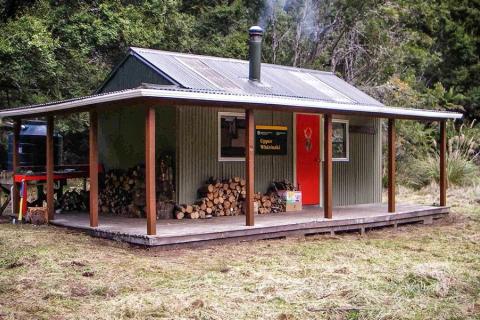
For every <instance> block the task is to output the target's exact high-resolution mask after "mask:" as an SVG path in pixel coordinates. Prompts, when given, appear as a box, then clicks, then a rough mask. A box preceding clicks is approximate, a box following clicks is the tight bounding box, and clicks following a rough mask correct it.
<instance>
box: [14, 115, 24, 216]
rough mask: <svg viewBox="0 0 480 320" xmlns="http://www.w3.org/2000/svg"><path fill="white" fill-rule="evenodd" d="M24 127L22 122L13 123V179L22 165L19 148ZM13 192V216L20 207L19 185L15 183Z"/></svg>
mask: <svg viewBox="0 0 480 320" xmlns="http://www.w3.org/2000/svg"><path fill="white" fill-rule="evenodd" d="M21 126H22V121H21V120H15V121H14V123H13V143H12V144H13V145H12V147H13V156H12V173H13V175H12V179H14V175H15V173H16V172H17V171H18V166H19V165H20V155H19V153H18V146H19V144H20V128H21ZM12 186H13V190H12V204H13V214H14V215H17V214H18V210H19V205H20V188H19V185H18V183H15V181H13V185H12Z"/></svg>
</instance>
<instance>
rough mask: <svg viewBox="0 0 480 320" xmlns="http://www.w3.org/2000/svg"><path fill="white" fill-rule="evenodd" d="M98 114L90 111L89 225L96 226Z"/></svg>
mask: <svg viewBox="0 0 480 320" xmlns="http://www.w3.org/2000/svg"><path fill="white" fill-rule="evenodd" d="M97 137H98V115H97V112H96V111H90V130H89V170H90V201H89V202H90V227H98V143H97Z"/></svg>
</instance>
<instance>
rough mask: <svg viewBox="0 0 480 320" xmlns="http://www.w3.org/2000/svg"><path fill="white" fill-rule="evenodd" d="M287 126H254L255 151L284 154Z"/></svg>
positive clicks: (263, 153)
mask: <svg viewBox="0 0 480 320" xmlns="http://www.w3.org/2000/svg"><path fill="white" fill-rule="evenodd" d="M287 138H288V128H287V127H283V126H255V152H256V154H258V155H286V154H287V142H288V139H287Z"/></svg>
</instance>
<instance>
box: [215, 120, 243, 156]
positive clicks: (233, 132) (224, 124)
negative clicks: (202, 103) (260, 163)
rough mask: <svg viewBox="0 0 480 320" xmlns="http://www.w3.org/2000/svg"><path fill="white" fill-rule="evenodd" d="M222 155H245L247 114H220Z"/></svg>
mask: <svg viewBox="0 0 480 320" xmlns="http://www.w3.org/2000/svg"><path fill="white" fill-rule="evenodd" d="M220 157H221V158H244V157H245V116H232V115H221V116H220Z"/></svg>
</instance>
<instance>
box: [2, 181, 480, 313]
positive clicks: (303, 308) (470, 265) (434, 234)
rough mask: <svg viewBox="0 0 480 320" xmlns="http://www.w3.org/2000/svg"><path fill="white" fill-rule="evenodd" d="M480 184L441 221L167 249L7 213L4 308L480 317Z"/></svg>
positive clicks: (458, 194)
mask: <svg viewBox="0 0 480 320" xmlns="http://www.w3.org/2000/svg"><path fill="white" fill-rule="evenodd" d="M431 194H432V193H431V192H429V191H428V190H427V191H424V192H423V193H415V194H411V193H409V192H406V191H403V192H402V194H401V195H400V196H399V198H400V200H401V199H402V198H403V199H404V198H406V197H408V198H409V199H417V200H418V201H427V202H428V201H430V198H429V197H431ZM478 195H479V193H478V190H477V192H475V191H473V190H464V191H461V190H456V191H455V192H452V194H451V195H450V199H449V200H450V201H451V204H452V206H453V208H452V214H451V215H450V216H449V217H448V218H445V219H442V220H441V221H437V222H435V223H434V224H433V225H409V226H403V227H400V228H399V229H398V230H397V231H395V230H393V229H391V228H387V229H381V230H376V231H371V232H368V233H367V234H366V235H365V236H360V235H359V234H356V233H355V234H353V233H350V234H340V235H338V236H335V237H331V236H315V237H307V238H302V239H286V240H271V241H255V242H244V243H238V244H225V245H218V246H210V247H204V248H195V249H178V250H168V251H165V250H158V249H152V250H145V249H139V248H131V247H129V246H127V245H124V244H119V243H115V242H112V241H106V240H101V239H95V238H91V237H89V236H86V235H83V234H81V233H77V232H72V231H68V230H66V229H61V228H56V227H51V226H41V227H35V226H31V225H22V226H19V225H10V224H7V223H4V224H0V319H23V318H27V319H28V318H35V319H38V318H41V319H71V318H73V319H116V318H129V319H152V318H169V319H170V318H176V319H187V318H188V319H191V318H193V319H254V318H262V319H399V318H404V319H480V316H479V314H480V204H479V203H478V202H476V201H475V199H476V200H478V199H479V198H478Z"/></svg>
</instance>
